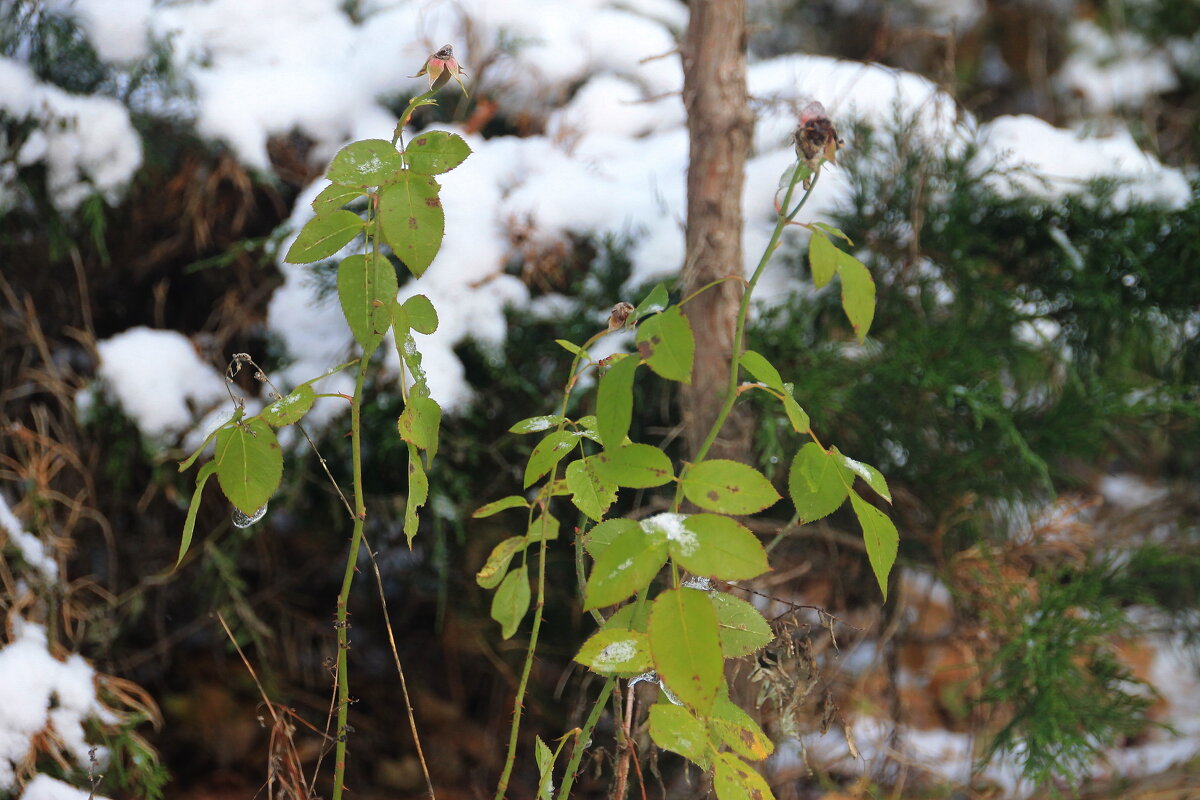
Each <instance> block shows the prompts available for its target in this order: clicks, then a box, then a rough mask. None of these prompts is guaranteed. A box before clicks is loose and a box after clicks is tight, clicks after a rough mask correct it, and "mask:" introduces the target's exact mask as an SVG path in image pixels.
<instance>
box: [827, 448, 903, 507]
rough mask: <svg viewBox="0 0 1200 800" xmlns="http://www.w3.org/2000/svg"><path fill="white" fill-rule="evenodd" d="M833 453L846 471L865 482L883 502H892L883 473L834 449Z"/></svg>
mask: <svg viewBox="0 0 1200 800" xmlns="http://www.w3.org/2000/svg"><path fill="white" fill-rule="evenodd" d="M833 452H834V453H835V455H836V456H837V457H838V458H840V459H841V460H842V464H844V465H845V466H846V469H848V470H850V471H851V472H853V473H854V474H855V475H857V476H858V477H860V478H862V479H863V480H864V481H866V482H867V485H868V486H870V487H871V488H872V489H874V490H875V492H876V493H877V494H878V495H879V496H880V497H882V498H883V499H884V500H887V501H888V502H889V503H890V502H892V492H891V490H890V489H889V488H888V485H887V479H885V478H884V477H883V473H881V472H880V471H879V470H877V469H875V468H874V467H872V466H871V465H870V464H864V463H863V462H861V461H855V460H854V459H853V458H851V457H850V456H848V455H846V454H845V453H839V452H838V450H837V448H836V447H835V448H834V449H833Z"/></svg>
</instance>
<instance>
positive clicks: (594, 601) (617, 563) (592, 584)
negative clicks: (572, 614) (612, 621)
mask: <svg viewBox="0 0 1200 800" xmlns="http://www.w3.org/2000/svg"><path fill="white" fill-rule="evenodd" d="M634 525H635V527H634V528H633V529H632V530H626V531H625V532H624V533H622V534H621V535H619V536H618V537H617V538H616V539H615V540H614V541H613V542H612V543H611V544H610V545H609V546H608V547H606V548H604V549H603V550H602V551H601V553H600V555H599V556H597V557H596V563H595V564H594V565H593V566H592V574H591V575H589V576H588V580H587V586H586V587H585V588H584V604H583V610H584V611H591V610H592V609H593V608H603V607H604V606H611V605H616V604H617V603H619V602H621V601H622V600H624V599H625V598H626V597H629V596H630V595H631V594H633V593H634V592H637V591H640V590H642V589H644V588H645V587H646V586H648V585H649V584H650V581H652V580H654V576H655V575H657V574H658V571H659V570H660V569H662V566H663V564H665V563H667V540H666V537H663V536H658V537H656V536H648V535H646V533H645V532H644V531H643V530H642V528H641V526H640V525H637V523H634ZM596 527H597V528H599V526H596Z"/></svg>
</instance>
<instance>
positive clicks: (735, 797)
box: [713, 752, 775, 800]
mask: <svg viewBox="0 0 1200 800" xmlns="http://www.w3.org/2000/svg"><path fill="white" fill-rule="evenodd" d="M713 790H714V791H715V792H716V793H717V800H775V795H773V794H771V787H770V786H768V785H767V781H766V779H764V778H763V776H762V775H759V774H758V773H757V772H755V770H754V768H753V767H751V766H750V765H749V764H747V763H746V762H745V761H742V760H741V759H740V758H738V757H737V756H736V755H734V754H733V753H729V752H722V753H717V756H716V759H715V763H714V764H713Z"/></svg>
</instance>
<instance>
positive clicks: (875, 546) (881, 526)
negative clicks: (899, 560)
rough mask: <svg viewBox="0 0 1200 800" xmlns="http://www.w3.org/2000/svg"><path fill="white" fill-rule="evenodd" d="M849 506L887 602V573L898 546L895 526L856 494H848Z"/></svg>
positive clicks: (885, 515)
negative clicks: (856, 518)
mask: <svg viewBox="0 0 1200 800" xmlns="http://www.w3.org/2000/svg"><path fill="white" fill-rule="evenodd" d="M850 505H852V506H853V507H854V515H855V516H857V517H858V524H859V525H861V526H862V532H863V543H864V544H866V546H867V558H868V559H869V560H870V562H871V569H872V570H874V572H875V580H876V581H878V582H879V590H880V591H881V592H883V599H884V600H885V601H886V600H887V593H888V592H887V582H888V573H890V572H891V571H892V565H893V564H895V563H896V551H897V549H899V546H900V534H899V533H898V532H897V531H896V526H895V525H894V524H892V521H891V520H890V519H888V516H887V514H884V513H883V512H882V511H880V510H879V509H878V508H876V507H875V506H873V505H871V504H870V503H868V502H867V501H866V500H863V499H862V498H861V497H859V496H858V492H851V493H850Z"/></svg>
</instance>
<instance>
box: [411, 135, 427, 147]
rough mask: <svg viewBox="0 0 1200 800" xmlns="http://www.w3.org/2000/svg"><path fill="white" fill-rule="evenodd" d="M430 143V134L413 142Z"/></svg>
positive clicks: (418, 143) (419, 143)
mask: <svg viewBox="0 0 1200 800" xmlns="http://www.w3.org/2000/svg"><path fill="white" fill-rule="evenodd" d="M428 143H429V137H428V136H422V137H421V138H420V139H417V140H416V141H414V142H413V144H415V145H425V144H428Z"/></svg>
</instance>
